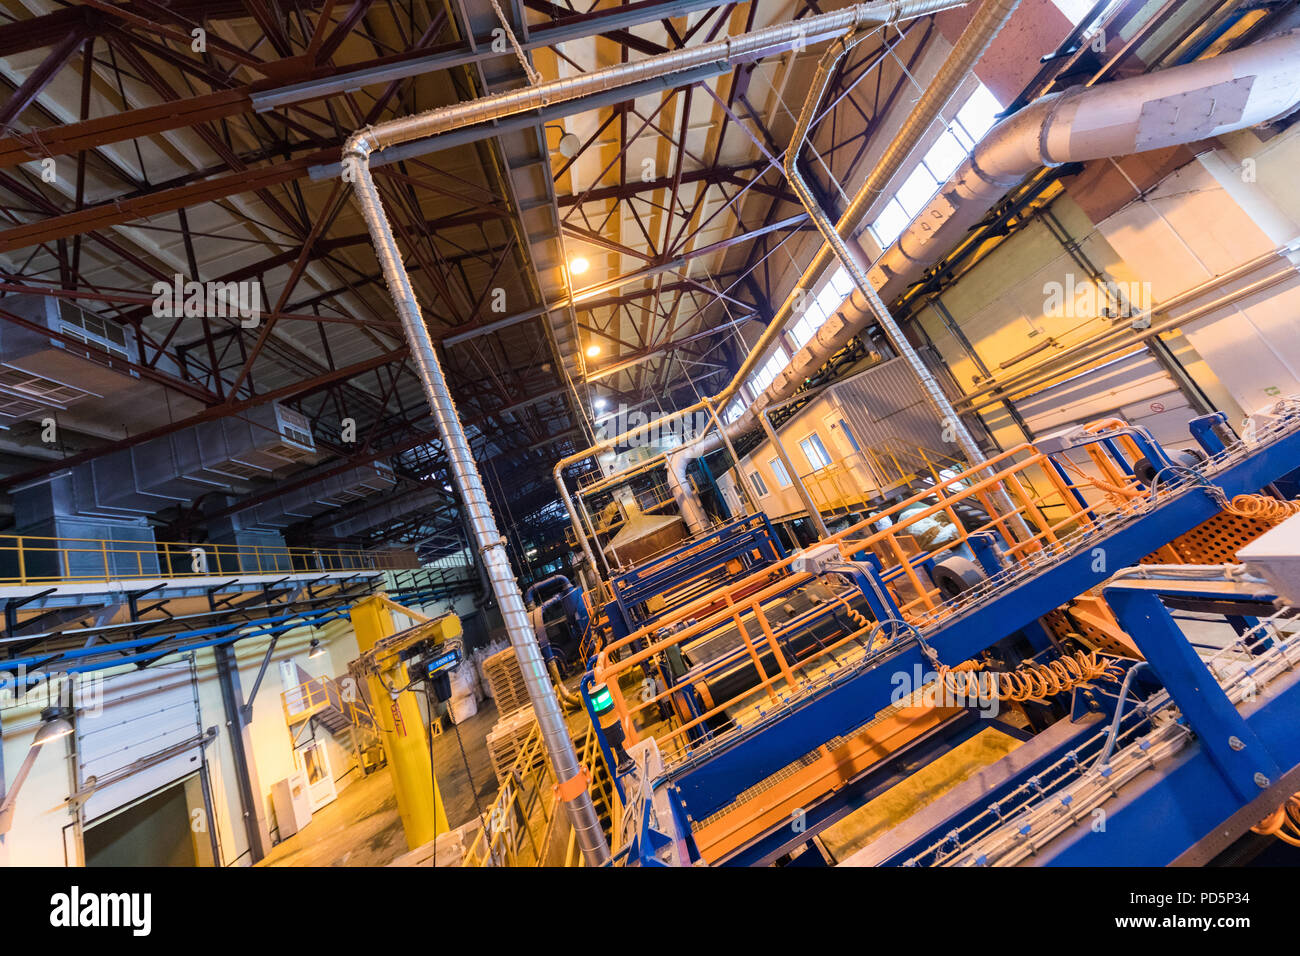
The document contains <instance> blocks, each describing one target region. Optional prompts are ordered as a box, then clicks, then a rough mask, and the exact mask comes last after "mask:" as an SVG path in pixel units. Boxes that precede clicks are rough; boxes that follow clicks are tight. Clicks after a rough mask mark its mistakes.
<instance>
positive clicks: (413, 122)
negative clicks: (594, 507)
mask: <svg viewBox="0 0 1300 956" xmlns="http://www.w3.org/2000/svg"><path fill="white" fill-rule="evenodd" d="M961 5H962V4H961V3H959V2H952V0H891V2H889V3H873V4H860V5H856V6H852V7H848V8H846V9H844V10H839V11H836V12H834V13H827V14H821V15H819V16H812V17H807V18H805V19H803V20H801V21H799V22H798V23H789V24H782V25H779V26H773V27H766V28H764V29H761V30H755V31H753V32H751V33H745V34H741V35H738V36H733V37H728V38H726V39H724V40H719V41H717V42H714V43H706V44H701V45H699V46H695V47H689V48H685V49H681V50H674V51H672V52H670V53H664V54H660V55H658V56H652V57H647V58H646V59H644V60H639V61H637V62H634V63H621V64H618V65H616V66H612V67H608V68H606V69H603V70H595V71H592V72H590V73H583V74H580V75H578V76H573V77H566V78H564V79H560V80H552V81H549V82H545V83H537V84H535V85H532V86H527V87H524V88H522V89H518V90H510V91H508V92H504V93H497V94H493V95H491V96H485V97H481V98H480V99H477V100H473V101H470V102H466V103H458V104H454V105H452V106H445V107H440V108H438V109H434V110H430V111H428V112H426V113H421V114H419V115H416V116H411V117H407V118H404V119H398V120H392V121H390V122H387V123H381V124H379V125H377V126H370V127H366V128H365V129H363V130H359V131H358V132H356V133H355V134H353V136H352V137H351V138H350V139H349V140H348V142H347V144H346V145H345V146H344V149H343V167H342V169H343V176H344V179H345V180H347V181H351V182H353V183H354V184H355V188H356V195H357V203H358V205H359V206H360V208H361V213H362V216H363V217H364V218H365V220H366V227H367V229H368V230H369V231H370V236H371V238H372V239H373V241H374V243H375V255H376V257H377V258H378V260H379V264H380V267H381V268H382V270H383V273H384V277H385V279H386V281H387V282H388V287H389V291H390V293H391V294H392V296H393V303H394V306H395V307H396V309H397V313H398V315H399V316H400V318H401V320H402V326H403V328H404V329H405V332H406V337H407V340H408V342H409V343H410V347H411V355H412V357H413V359H414V360H415V364H416V367H417V369H418V370H419V373H420V378H421V380H422V382H423V384H424V388H425V394H426V396H427V398H428V400H429V405H430V408H431V410H432V411H433V415H434V419H435V420H436V422H437V424H438V430H439V432H440V433H441V434H442V438H443V442H444V444H445V446H446V450H447V457H448V459H449V461H450V464H451V469H452V473H453V475H454V476H455V480H456V485H457V488H458V489H459V491H460V496H461V501H462V502H463V505H464V508H465V511H466V518H467V523H468V525H469V527H470V529H471V530H472V532H473V534H474V538H475V543H476V545H477V547H478V550H479V553H480V554H481V555H482V558H483V564H484V567H485V568H486V570H487V573H488V576H489V578H490V580H491V581H492V588H493V591H494V592H495V593H496V597H497V603H498V605H499V606H500V609H501V616H502V619H503V620H504V622H505V625H506V631H507V633H508V634H509V636H510V642H511V644H512V645H513V646H514V648H515V654H516V657H517V659H518V661H519V667H520V670H521V672H522V673H523V676H524V682H525V684H526V686H527V687H528V695H529V697H530V698H531V700H532V703H533V707H534V711H535V713H536V715H537V722H538V726H539V728H540V729H541V732H542V738H543V741H544V743H545V745H546V751H547V755H548V756H549V758H550V761H551V765H552V769H553V770H554V772H555V779H556V780H557V781H559V784H558V788H559V793H560V796H561V797H562V799H563V800H564V802H565V805H566V807H567V808H568V812H569V818H570V820H571V822H572V824H573V828H574V831H575V835H576V840H577V843H578V846H579V847H580V848H581V849H582V853H583V857H584V859H585V860H586V862H587V863H588V865H592V866H597V865H600V864H602V863H604V862H606V861H607V860H608V858H609V847H608V846H607V844H606V842H605V838H604V835H603V834H602V833H601V830H600V824H599V821H598V819H597V817H596V812H595V808H594V807H593V806H592V803H591V795H590V793H589V791H588V789H587V786H586V782H585V780H584V777H583V773H582V768H581V766H580V765H579V763H578V758H577V754H576V753H575V752H574V749H573V741H572V739H571V738H570V737H569V732H568V728H567V727H566V726H565V723H564V716H563V714H562V713H561V712H560V708H559V705H558V704H557V703H556V700H555V697H554V695H553V694H552V693H551V687H550V681H549V680H548V678H547V673H546V667H545V665H544V664H543V662H542V657H541V653H540V651H539V650H538V647H537V642H536V639H535V637H534V635H533V633H532V629H531V627H530V626H529V622H528V614H527V612H526V611H525V609H524V603H523V598H522V596H521V595H520V593H519V583H518V582H517V581H516V580H515V577H514V574H513V572H512V571H511V569H510V560H509V557H508V555H507V553H506V548H505V540H504V539H503V538H502V537H501V532H500V531H499V530H498V529H497V525H496V520H495V519H494V517H493V515H492V511H491V508H490V506H489V505H488V501H487V495H486V494H485V493H484V490H483V481H482V479H481V478H480V477H479V473H478V468H477V466H476V465H475V463H474V458H473V456H472V455H471V454H470V450H469V442H468V441H467V440H466V437H465V430H464V428H463V427H462V426H461V424H460V420H459V418H458V417H457V414H456V406H455V403H454V402H453V401H452V398H451V393H450V391H449V390H448V388H447V382H446V379H445V377H444V376H443V372H442V367H441V365H440V363H439V361H438V357H437V355H436V353H435V352H434V349H433V343H432V341H431V340H430V338H429V330H428V329H427V328H426V327H425V324H424V318H423V316H422V315H421V313H420V306H419V303H418V302H417V301H416V296H415V289H414V288H413V286H412V285H411V278H410V276H409V275H408V274H407V271H406V268H405V266H404V265H403V263H402V257H401V253H400V252H399V251H398V248H397V240H396V238H395V237H394V235H393V230H392V227H391V226H390V224H389V222H388V218H387V216H386V215H385V214H384V209H383V203H382V201H381V199H380V197H379V190H378V188H377V187H376V186H375V182H374V179H373V177H372V176H371V173H370V168H369V166H370V156H371V154H372V153H374V152H375V151H376V150H383V149H385V148H387V147H391V146H397V145H399V144H402V143H408V142H411V141H413V140H417V139H424V138H426V137H436V136H437V135H438V134H441V133H446V132H449V131H451V130H455V129H460V128H463V127H467V126H471V125H474V124H477V123H490V122H494V121H496V120H498V119H501V118H502V117H506V116H512V115H515V114H519V113H524V112H527V111H529V110H536V109H540V108H542V107H545V106H548V105H549V104H552V103H557V102H565V101H568V100H577V99H580V98H581V97H583V96H587V95H589V94H593V93H599V92H602V91H606V90H611V89H619V88H622V87H626V86H629V85H631V84H633V83H636V82H638V81H641V80H648V79H653V78H655V77H659V76H669V75H671V74H675V73H680V72H683V71H686V70H689V69H692V68H694V67H698V66H704V65H707V64H711V63H728V64H731V63H736V62H739V61H741V60H747V59H753V58H757V57H761V56H765V55H768V54H771V53H775V52H779V51H783V50H788V49H791V48H793V47H796V46H802V45H804V44H808V43H818V42H821V41H823V40H827V39H831V38H833V37H836V36H839V35H840V34H842V33H845V32H847V31H850V30H857V29H865V28H868V27H872V26H880V25H883V24H886V23H892V22H895V21H897V20H900V19H906V18H909V17H917V16H922V15H925V14H930V13H935V12H937V11H940V10H944V9H947V8H949V7H954V6H961ZM430 148H431V149H435V148H437V145H436V140H431V146H430ZM565 503H566V505H567V506H568V508H569V514H570V517H571V519H572V520H573V521H574V523H575V526H578V527H580V525H578V517H577V513H576V511H574V509H573V503H572V501H571V500H569V499H568V496H567V495H565ZM584 541H585V539H584ZM584 546H585V545H584ZM587 551H588V553H587V557H588V560H589V561H591V565H592V567H595V566H596V563H595V559H594V557H593V556H592V555H591V553H590V549H589V547H588V548H587Z"/></svg>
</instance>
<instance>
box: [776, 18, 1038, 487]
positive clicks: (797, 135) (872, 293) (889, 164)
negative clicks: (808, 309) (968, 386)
mask: <svg viewBox="0 0 1300 956" xmlns="http://www.w3.org/2000/svg"><path fill="white" fill-rule="evenodd" d="M1018 3H1019V0H986V2H985V3H984V4H983V5H982V6H981V7H980V9H979V10H978V11H976V13H975V17H974V19H972V20H971V23H970V25H969V26H968V27H967V28H966V30H965V31H963V33H962V36H961V39H960V40H958V42H957V45H956V46H955V47H953V50H952V53H951V54H949V56H948V59H947V60H946V61H945V62H944V65H943V67H941V68H940V70H939V75H938V76H937V77H936V79H935V82H934V83H932V84H931V85H930V87H929V88H928V89H927V90H926V91H925V93H924V94H922V96H921V98H920V99H919V100H918V101H917V103H916V106H915V107H914V108H913V110H912V112H911V114H910V115H909V116H908V118H907V120H906V121H904V124H903V128H902V129H901V130H899V132H898V135H896V136H895V138H894V140H893V141H892V142H891V143H890V146H889V148H888V149H887V150H886V151H885V155H884V156H883V157H882V158H881V162H880V164H878V165H877V167H876V169H875V170H874V171H873V172H872V174H871V175H870V176H868V178H867V182H866V184H864V187H863V189H861V190H859V192H858V195H857V196H856V197H855V200H854V202H855V204H857V203H858V201H859V200H862V203H863V204H865V205H870V201H871V200H872V199H874V198H875V195H876V194H877V193H878V192H879V191H880V190H881V189H883V188H884V186H885V184H886V183H887V182H888V180H889V178H890V177H891V176H892V174H893V171H894V170H896V169H897V168H898V167H899V166H900V165H901V164H902V162H903V160H904V159H905V158H906V156H907V155H908V154H909V153H910V152H911V150H912V148H913V147H914V146H915V145H916V142H917V140H918V139H919V138H920V136H921V135H922V134H923V133H924V132H925V131H926V129H928V128H929V126H930V124H931V123H932V122H934V119H935V117H936V116H937V115H938V113H939V110H940V109H942V108H943V105H944V104H945V103H946V102H947V101H948V100H949V99H950V98H951V96H952V93H953V91H954V90H955V89H956V88H957V85H958V83H959V82H960V81H961V80H962V79H964V78H965V74H966V71H968V70H969V69H970V67H971V66H973V65H974V63H975V61H976V60H977V59H979V56H980V54H982V53H983V51H984V50H985V48H987V46H988V44H989V43H990V42H992V40H993V38H994V37H995V36H997V34H998V32H999V31H1000V30H1001V29H1002V26H1003V24H1005V23H1006V21H1007V19H1008V18H1009V17H1010V16H1011V12H1012V11H1013V10H1014V9H1015V8H1016V6H1017V4H1018ZM857 42H858V40H857V39H853V38H852V35H850V36H846V37H841V38H840V39H838V40H836V41H835V42H834V43H832V44H831V45H830V46H829V47H827V49H826V52H825V53H823V54H822V57H821V60H820V61H819V62H818V64H817V73H816V74H815V76H814V78H813V82H812V85H811V89H809V91H808V96H807V98H806V99H805V100H804V104H803V109H801V110H800V111H799V120H798V122H797V123H796V124H795V129H794V133H793V135H792V136H791V138H790V146H789V148H788V149H786V151H785V175H786V179H787V180H788V181H789V183H790V185H791V186H792V187H793V188H794V191H795V194H796V195H797V196H798V197H799V201H800V202H801V203H802V204H803V207H804V208H805V209H806V210H807V211H808V215H809V216H810V217H811V218H812V220H813V222H814V223H815V224H816V226H817V231H818V232H820V233H821V234H822V238H824V239H825V240H826V242H827V243H828V244H829V245H830V247H831V249H832V251H833V252H834V253H835V257H836V258H837V259H839V260H840V262H841V263H842V264H843V266H844V268H845V270H846V271H847V272H848V274H849V276H850V277H851V278H852V279H853V284H854V285H855V286H857V288H858V290H859V291H860V292H861V293H862V295H863V296H864V297H865V298H866V300H867V302H868V303H869V304H870V307H871V311H872V313H873V314H874V316H875V319H876V321H877V322H879V323H880V327H881V328H882V329H883V330H884V332H885V335H886V336H887V337H888V338H889V341H890V344H891V345H892V346H893V347H894V351H895V352H897V353H898V354H899V355H900V356H901V357H902V358H903V359H904V360H905V361H906V362H907V364H908V365H909V366H910V367H911V369H912V373H913V374H914V375H915V376H916V380H917V381H918V382H919V383H920V385H921V389H922V391H924V392H925V394H926V396H927V397H928V398H929V399H930V402H931V404H933V405H934V407H935V410H936V411H938V413H939V417H940V419H942V420H943V423H944V425H945V427H947V428H949V429H951V431H952V434H953V436H954V438H955V439H956V441H957V444H958V445H959V446H960V447H961V449H962V453H963V454H964V455H965V457H966V460H967V461H968V462H969V463H970V464H971V465H976V464H978V463H979V462H981V461H983V460H984V452H983V450H982V449H981V448H980V447H979V445H978V444H976V442H975V438H974V436H973V435H971V433H970V431H969V430H968V429H967V428H966V423H965V422H963V421H962V420H961V416H960V415H958V414H957V410H956V409H955V408H953V406H952V403H951V402H950V401H948V396H947V395H945V394H944V391H943V388H942V387H941V386H940V385H939V382H938V381H937V380H936V379H935V377H934V375H933V374H931V372H930V369H929V368H927V367H926V364H925V362H923V361H922V360H921V356H920V355H919V354H918V353H917V351H916V349H914V348H912V343H911V342H909V341H908V340H907V336H906V335H905V334H903V330H902V329H901V328H900V327H899V325H898V323H897V322H895V321H894V317H893V316H892V315H891V314H890V312H889V309H888V307H887V306H886V305H885V303H884V302H883V301H882V300H881V298H880V296H879V295H878V294H877V293H876V289H875V286H873V285H872V284H871V280H870V279H869V278H868V277H867V271H866V269H864V268H863V266H862V263H861V262H860V261H859V259H858V257H857V256H855V255H854V254H853V253H852V251H851V250H850V249H849V247H848V244H847V243H846V242H845V240H844V237H843V236H841V235H840V232H839V230H838V229H837V228H836V225H835V223H833V222H831V218H830V216H828V215H827V214H826V211H825V210H824V209H822V207H821V204H820V203H819V202H818V201H817V198H816V197H815V196H814V195H813V192H812V190H811V189H809V188H808V183H807V181H805V180H804V178H803V174H802V173H801V172H800V171H799V153H800V151H801V150H802V148H803V144H804V140H805V139H807V136H808V131H809V129H810V128H811V126H812V121H813V117H814V116H815V115H816V112H817V105H818V104H819V103H820V102H821V100H822V96H823V94H824V93H825V91H826V87H827V85H828V84H829V83H830V80H831V76H832V74H833V73H834V70H835V67H836V65H837V64H838V63H839V61H840V60H841V59H842V58H843V57H844V55H845V54H846V53H848V51H849V50H850V49H851V48H852V47H853V46H854V45H855V44H856V43H857Z"/></svg>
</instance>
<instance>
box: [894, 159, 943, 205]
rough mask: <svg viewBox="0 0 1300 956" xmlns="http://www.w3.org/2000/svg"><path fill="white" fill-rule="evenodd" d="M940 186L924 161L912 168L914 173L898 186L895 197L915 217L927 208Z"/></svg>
mask: <svg viewBox="0 0 1300 956" xmlns="http://www.w3.org/2000/svg"><path fill="white" fill-rule="evenodd" d="M938 188H939V182H938V180H936V179H935V178H934V176H932V175H931V174H930V170H928V169H926V168H925V164H924V163H922V164H921V165H920V166H917V167H916V169H914V170H912V175H910V176H908V177H907V178H906V179H905V180H903V185H901V186H899V187H898V192H897V193H895V194H894V198H896V199H897V200H898V202H899V205H901V206H902V207H903V209H904V211H906V212H907V215H908V216H909V217H913V218H914V217H915V216H916V214H917V213H919V212H920V211H921V210H922V209H924V208H925V204H926V203H928V202H929V201H930V197H931V196H933V195H934V191H935V190H936V189H938Z"/></svg>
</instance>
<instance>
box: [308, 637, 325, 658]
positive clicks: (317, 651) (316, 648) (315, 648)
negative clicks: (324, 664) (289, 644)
mask: <svg viewBox="0 0 1300 956" xmlns="http://www.w3.org/2000/svg"><path fill="white" fill-rule="evenodd" d="M324 655H325V647H324V645H323V644H321V642H320V638H319V637H313V638H312V639H311V650H310V651H308V652H307V660H314V659H315V658H317V657H323V656H324Z"/></svg>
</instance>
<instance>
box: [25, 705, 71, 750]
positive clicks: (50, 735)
mask: <svg viewBox="0 0 1300 956" xmlns="http://www.w3.org/2000/svg"><path fill="white" fill-rule="evenodd" d="M71 716H72V711H71V708H68V707H46V708H45V709H44V710H43V711H41V726H40V729H39V730H37V731H36V738H35V739H34V740H33V741H32V745H33V746H40V745H42V744H48V743H49V742H50V741H51V740H58V739H60V738H62V737H66V736H68V734H70V733H72V721H71V720H69V719H68V718H69V717H71Z"/></svg>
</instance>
